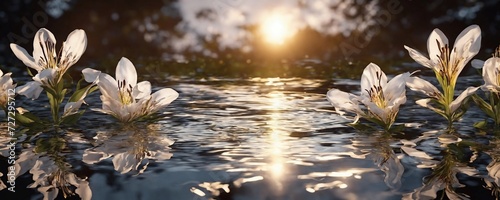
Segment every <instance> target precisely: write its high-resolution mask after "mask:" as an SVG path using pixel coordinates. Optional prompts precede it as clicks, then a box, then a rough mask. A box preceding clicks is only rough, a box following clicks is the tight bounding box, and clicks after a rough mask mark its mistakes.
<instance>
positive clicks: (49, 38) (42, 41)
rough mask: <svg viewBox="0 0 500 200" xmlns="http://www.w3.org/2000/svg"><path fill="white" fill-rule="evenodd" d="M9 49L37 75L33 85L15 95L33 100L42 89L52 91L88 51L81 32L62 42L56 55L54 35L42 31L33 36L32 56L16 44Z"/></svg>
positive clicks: (74, 32) (70, 35) (29, 83)
mask: <svg viewBox="0 0 500 200" xmlns="http://www.w3.org/2000/svg"><path fill="white" fill-rule="evenodd" d="M10 48H11V49H12V52H14V54H15V55H16V57H17V58H19V60H21V61H22V62H23V63H24V64H25V65H26V66H28V67H30V68H32V69H34V70H36V71H37V75H35V76H34V77H33V80H34V81H31V82H28V83H27V84H26V85H23V86H20V87H18V88H17V92H18V94H21V95H25V96H26V97H28V98H32V99H36V98H38V96H39V95H40V93H41V92H42V90H43V89H42V87H41V86H46V87H52V88H53V87H54V86H55V84H57V83H59V81H60V80H61V78H62V77H63V75H64V73H66V71H67V70H68V68H69V67H71V66H72V65H73V64H75V63H76V62H77V61H78V60H79V59H80V57H81V56H82V54H83V52H84V51H85V49H86V48H87V36H86V35H85V31H83V30H81V29H76V30H74V31H73V32H71V33H70V34H69V35H68V38H67V39H66V41H65V42H63V45H62V49H61V51H60V52H59V53H58V54H57V53H56V39H55V37H54V35H53V34H52V33H51V32H50V31H49V30H47V29H45V28H41V29H40V30H38V32H36V34H35V39H34V41H33V56H30V55H29V54H28V52H27V51H26V49H24V48H22V47H20V46H19V45H17V44H14V43H11V44H10Z"/></svg>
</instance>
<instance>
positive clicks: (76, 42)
mask: <svg viewBox="0 0 500 200" xmlns="http://www.w3.org/2000/svg"><path fill="white" fill-rule="evenodd" d="M86 48H87V35H86V34H85V31H84V30H82V29H76V30H74V31H72V32H71V33H70V34H69V35H68V38H67V39H66V41H65V42H64V43H63V49H62V54H61V58H60V59H61V60H60V61H59V62H60V64H62V65H63V66H66V67H70V66H72V65H73V64H75V63H76V62H77V61H78V60H79V59H80V57H81V56H82V54H83V52H85V49H86Z"/></svg>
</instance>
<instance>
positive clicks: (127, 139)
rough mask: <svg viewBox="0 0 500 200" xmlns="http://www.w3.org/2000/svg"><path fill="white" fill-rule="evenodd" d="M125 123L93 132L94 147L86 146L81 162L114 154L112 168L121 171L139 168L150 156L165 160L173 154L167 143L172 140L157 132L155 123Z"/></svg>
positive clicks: (145, 164) (92, 162)
mask: <svg viewBox="0 0 500 200" xmlns="http://www.w3.org/2000/svg"><path fill="white" fill-rule="evenodd" d="M144 126H145V127H143V126H141V125H137V126H133V127H132V126H127V127H123V128H122V129H119V130H115V131H101V132H98V133H97V136H95V137H94V138H95V145H96V146H95V147H94V148H90V149H87V150H85V152H84V154H83V162H85V163H87V164H95V163H98V162H100V161H102V160H104V159H107V158H110V157H113V159H112V161H113V166H114V169H115V170H116V171H118V172H120V173H122V174H124V173H127V172H130V171H132V170H138V168H139V166H141V165H142V169H140V170H139V171H138V173H139V174H140V173H142V172H144V170H146V168H147V166H148V165H149V159H153V160H156V161H163V160H168V159H170V157H172V153H169V150H170V148H169V146H170V145H172V144H173V143H174V142H173V141H172V140H170V139H169V138H167V137H165V136H163V135H161V134H159V133H158V132H157V129H158V128H157V126H156V125H155V124H149V125H144Z"/></svg>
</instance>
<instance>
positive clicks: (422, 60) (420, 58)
mask: <svg viewBox="0 0 500 200" xmlns="http://www.w3.org/2000/svg"><path fill="white" fill-rule="evenodd" d="M404 47H405V49H406V50H408V53H409V54H410V57H411V58H413V60H415V61H416V62H417V63H418V64H421V65H423V66H424V67H427V68H430V69H434V67H433V64H432V61H431V60H429V59H428V58H427V57H425V56H424V55H422V53H420V52H418V51H417V50H415V49H412V48H411V47H408V46H406V45H405V46H404Z"/></svg>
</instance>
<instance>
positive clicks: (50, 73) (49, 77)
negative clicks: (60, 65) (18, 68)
mask: <svg viewBox="0 0 500 200" xmlns="http://www.w3.org/2000/svg"><path fill="white" fill-rule="evenodd" d="M56 73H57V70H56V69H53V68H49V69H43V70H42V71H40V73H38V74H36V75H35V76H34V77H33V80H34V81H37V82H39V83H41V84H43V85H47V84H48V83H49V82H52V81H53V80H54V78H55V76H56Z"/></svg>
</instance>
